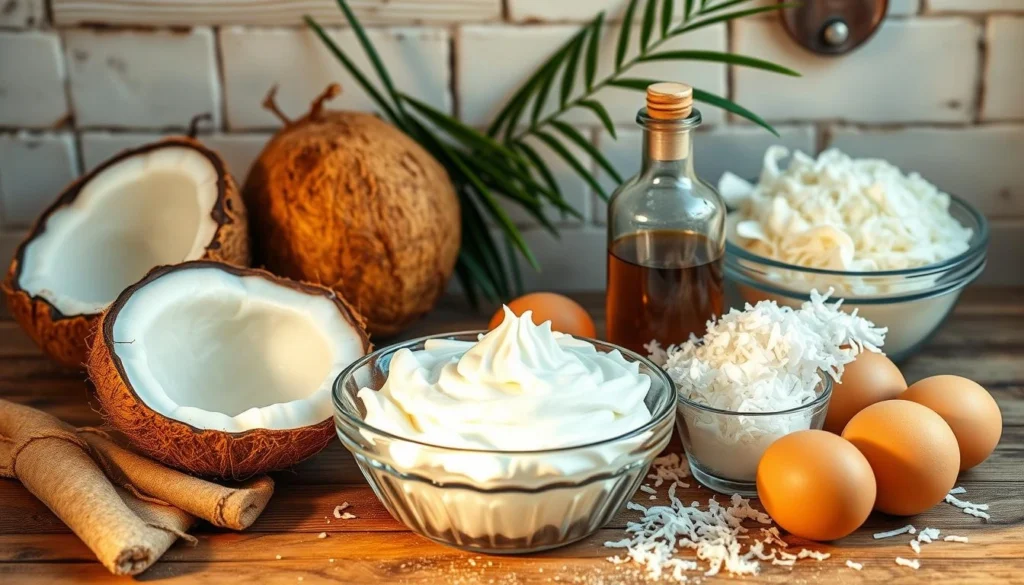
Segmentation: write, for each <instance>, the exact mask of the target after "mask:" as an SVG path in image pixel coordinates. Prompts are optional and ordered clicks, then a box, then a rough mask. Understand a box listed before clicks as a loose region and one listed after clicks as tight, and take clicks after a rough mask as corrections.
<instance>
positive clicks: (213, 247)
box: [0, 136, 250, 369]
mask: <svg viewBox="0 0 1024 585" xmlns="http://www.w3.org/2000/svg"><path fill="white" fill-rule="evenodd" d="M169 146H174V147H180V146H184V147H187V148H193V149H195V150H197V151H198V152H200V153H201V154H203V156H205V157H206V158H207V159H208V160H209V161H210V163H211V164H212V165H213V166H214V168H215V169H216V170H217V176H218V181H217V201H216V203H215V204H214V206H213V209H212V210H211V212H210V215H211V217H212V218H213V220H214V221H215V222H217V226H218V227H217V230H216V231H215V232H214V235H213V239H212V240H211V241H210V244H209V245H208V246H207V248H206V252H205V253H204V254H203V256H202V258H203V259H205V260H216V261H220V262H227V263H229V264H238V265H242V266H248V265H249V264H250V251H249V233H248V218H247V214H246V211H245V205H244V204H243V203H242V198H241V195H240V193H239V190H238V185H237V183H235V180H234V178H232V177H231V174H230V173H228V170H227V165H225V164H224V160H223V159H222V158H221V157H220V155H218V154H217V153H216V152H214V151H212V150H210V149H208V148H206V147H205V146H203V145H202V144H201V143H199V142H198V141H196V140H194V139H192V138H189V137H187V136H174V137H170V138H166V139H163V140H160V141H158V142H154V143H152V144H147V145H145V146H140V147H138V148H133V149H130V150H125V151H123V152H121V153H120V154H118V155H116V156H114V157H113V158H111V159H110V160H108V161H106V162H104V163H103V164H102V165H100V166H98V167H97V168H96V169H94V170H93V171H92V172H90V173H89V174H87V175H85V176H83V177H81V178H79V179H77V180H76V181H74V182H73V183H71V184H70V185H68V187H67V188H66V189H64V192H63V193H61V195H60V197H58V198H57V200H56V201H55V202H53V204H51V205H50V206H49V207H48V208H46V210H45V211H43V214H42V215H40V216H39V218H38V219H37V220H36V222H35V225H34V226H33V227H32V230H31V231H29V233H28V236H26V238H25V239H24V240H23V241H22V242H21V244H20V245H19V246H18V248H17V251H16V252H15V254H14V259H13V260H12V261H11V265H10V267H9V268H8V270H7V276H6V278H5V279H4V280H3V282H2V283H0V290H2V291H3V293H4V296H5V297H6V299H7V308H8V310H9V311H10V312H11V315H12V316H13V317H14V319H15V320H16V321H17V322H18V324H19V325H21V328H22V329H24V330H25V332H26V333H28V336H29V337H30V338H32V341H34V342H35V343H36V345H38V346H39V348H40V349H42V350H43V353H45V354H46V355H47V356H49V357H50V358H51V359H53V360H54V361H56V362H58V363H60V364H61V365H64V366H67V367H71V368H79V369H81V368H83V367H84V366H85V360H86V357H87V356H88V353H89V345H90V343H91V338H92V334H93V331H95V329H96V323H97V322H98V321H99V316H100V315H99V313H95V314H88V315H64V314H63V313H61V312H60V311H59V310H57V308H56V307H54V306H53V305H52V304H51V303H50V302H49V301H48V300H46V299H44V298H42V297H39V296H33V295H31V294H30V293H28V292H27V291H25V290H24V289H22V288H21V286H20V285H19V281H20V279H21V270H22V267H23V265H24V258H25V249H26V248H27V247H28V244H29V242H31V241H32V240H34V239H35V238H37V237H39V236H40V235H41V234H43V233H44V232H45V231H46V222H47V220H48V219H49V218H50V216H51V215H52V214H53V213H54V212H55V211H57V210H58V209H60V208H62V207H64V206H66V205H70V204H71V203H72V202H73V201H74V200H75V199H76V198H77V197H78V194H79V193H80V192H81V190H82V188H83V187H84V186H85V185H86V184H87V183H88V182H89V181H91V180H92V179H93V177H95V176H96V175H98V174H99V173H101V172H103V171H104V170H106V169H107V168H108V167H110V166H111V165H113V164H115V163H117V162H119V161H121V160H124V159H126V158H129V157H132V156H136V155H140V154H146V153H148V152H150V151H153V150H157V149H159V148H166V147H169Z"/></svg>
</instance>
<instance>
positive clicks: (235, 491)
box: [78, 429, 274, 530]
mask: <svg viewBox="0 0 1024 585" xmlns="http://www.w3.org/2000/svg"><path fill="white" fill-rule="evenodd" d="M78 436H79V437H81V438H83V439H85V441H87V442H88V443H89V446H90V447H92V450H93V453H94V454H95V455H96V456H97V459H98V460H99V461H100V463H101V464H102V465H103V467H104V469H105V470H106V472H107V475H108V476H109V477H110V478H111V479H112V480H113V481H114V482H115V483H117V484H119V485H121V486H122V487H126V488H127V489H129V490H132V491H135V492H142V493H143V494H145V495H147V496H151V497H153V498H157V499H159V500H161V501H163V502H166V503H168V504H170V505H172V506H175V507H177V508H181V509H182V510H184V511H186V512H188V513H189V514H192V515H193V516H197V517H199V518H202V519H203V520H206V521H207V522H209V523H211V524H213V525H215V526H221V527H224V528H231V529H233V530H244V529H246V528H248V527H249V526H250V525H252V523H253V522H254V521H255V520H256V518H258V517H259V515H260V514H261V513H262V512H263V509H264V508H266V506H267V502H269V501H270V496H272V495H273V494H274V480H272V479H270V478H269V477H267V476H263V477H257V478H254V479H251V480H249V481H246V482H244V483H242V484H241V485H239V486H238V487H225V486H222V485H219V484H216V483H213V482H209V481H206V480H203V479H199V478H198V477H193V476H191V475H188V474H186V473H182V472H180V471H177V470H174V469H171V468H169V467H165V466H163V465H161V464H159V463H157V462H155V461H153V460H151V459H147V458H145V457H142V456H141V455H137V454H136V453H134V452H132V451H129V450H128V449H125V448H124V447H121V446H120V445H118V444H117V443H116V442H114V441H113V440H111V439H110V438H109V436H108V435H106V433H104V432H103V431H97V430H94V429H79V431H78Z"/></svg>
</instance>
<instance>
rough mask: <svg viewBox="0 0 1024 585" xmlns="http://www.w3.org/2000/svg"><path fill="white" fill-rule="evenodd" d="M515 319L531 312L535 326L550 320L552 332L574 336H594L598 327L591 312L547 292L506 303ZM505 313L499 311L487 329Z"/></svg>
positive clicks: (500, 320) (572, 301) (528, 295)
mask: <svg viewBox="0 0 1024 585" xmlns="http://www.w3.org/2000/svg"><path fill="white" fill-rule="evenodd" d="M508 308H509V309H511V310H512V312H513V313H515V315H516V316H517V317H522V316H523V313H525V312H527V311H533V322H534V323H535V324H537V325H541V324H543V323H544V322H545V321H551V329H552V330H554V331H558V332H560V333H568V334H569V335H572V336H574V337H597V328H596V327H595V326H594V320H593V319H592V318H591V317H590V313H587V310H586V309H584V308H583V306H582V305H580V304H579V303H577V302H576V301H574V300H572V299H570V298H569V297H566V296H562V295H560V294H555V293H549V292H535V293H530V294H527V295H523V296H521V297H519V298H517V299H515V300H514V301H512V302H510V303H509V304H508ZM504 318H505V312H504V310H502V309H498V311H496V312H495V313H494V316H493V317H491V322H490V323H489V324H488V325H487V329H494V328H495V327H497V326H498V325H501V322H502V320H503V319H504Z"/></svg>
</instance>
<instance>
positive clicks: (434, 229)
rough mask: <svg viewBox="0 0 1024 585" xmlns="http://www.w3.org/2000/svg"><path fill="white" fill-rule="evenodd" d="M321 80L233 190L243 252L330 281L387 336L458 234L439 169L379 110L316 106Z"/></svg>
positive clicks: (445, 268)
mask: <svg viewBox="0 0 1024 585" xmlns="http://www.w3.org/2000/svg"><path fill="white" fill-rule="evenodd" d="M339 91H340V88H338V87H337V86H331V87H330V88H328V90H327V91H326V92H325V93H324V95H322V96H321V97H320V98H319V99H318V100H317V101H316V102H314V104H313V107H312V109H311V111H310V112H309V113H308V114H307V115H306V116H304V117H302V118H300V119H298V120H295V121H290V120H288V119H287V118H285V117H284V116H283V114H281V113H280V111H279V110H277V109H276V106H274V104H273V93H271V95H270V96H268V101H267V105H268V107H269V108H271V109H273V110H274V111H275V113H277V114H278V115H279V116H280V117H281V118H282V119H284V120H285V122H286V124H285V126H284V128H283V129H281V130H280V131H279V132H278V133H277V134H276V135H275V136H274V138H273V139H272V140H271V141H270V142H269V143H268V144H267V146H266V147H265V148H264V149H263V152H262V153H261V154H260V156H259V159H257V161H256V162H255V164H254V165H253V166H252V169H251V170H250V172H249V177H248V179H247V180H246V182H245V187H244V188H243V191H242V195H243V197H244V198H245V203H246V207H247V208H248V209H249V214H250V227H251V235H252V240H253V250H254V261H255V264H256V265H263V266H265V267H266V268H267V269H268V270H270V271H271V272H274V273H275V274H281V275H284V276H288V277H290V278H294V279H297V280H303V281H309V282H316V283H318V284H322V285H324V286H328V287H330V288H332V289H334V290H336V291H338V292H339V293H340V294H341V295H342V296H344V297H345V298H346V299H347V300H348V301H349V302H350V303H352V304H353V305H354V306H355V307H356V309H357V310H358V311H359V312H360V313H362V314H363V315H364V316H365V317H366V320H367V327H368V329H369V331H370V333H371V334H373V335H380V336H389V335H393V334H395V333H398V332H399V331H401V330H402V329H403V328H405V327H406V326H408V325H409V324H410V323H412V322H413V321H415V320H416V319H418V318H419V317H421V316H422V315H424V314H426V313H427V312H428V311H430V310H431V309H432V308H433V307H434V305H435V303H436V302H437V300H438V298H440V296H441V295H442V294H443V293H444V291H445V288H446V284H447V282H448V279H449V278H450V277H451V275H452V272H453V270H454V268H455V262H456V260H457V258H458V253H459V246H460V243H461V242H460V240H461V221H460V217H461V216H460V210H459V200H458V197H457V196H456V193H455V189H454V187H453V186H452V182H451V180H450V179H449V178H448V174H447V173H446V172H445V169H444V167H442V166H441V165H440V164H439V163H438V162H437V161H436V160H434V158H433V157H431V156H430V154H429V153H427V151H426V150H424V149H423V148H422V147H421V146H420V145H419V144H417V143H416V142H415V141H413V140H412V139H411V138H409V137H408V136H406V135H405V134H404V133H402V132H401V131H400V130H399V129H398V128H395V127H394V126H392V125H391V124H388V123H387V122H384V121H382V120H380V119H379V118H377V117H375V116H373V115H370V114H364V113H358V112H343V111H325V110H324V109H323V107H322V106H323V102H324V101H325V100H326V99H329V98H331V97H333V96H334V95H336V94H337V93H338V92H339Z"/></svg>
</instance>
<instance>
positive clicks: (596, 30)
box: [584, 11, 604, 91]
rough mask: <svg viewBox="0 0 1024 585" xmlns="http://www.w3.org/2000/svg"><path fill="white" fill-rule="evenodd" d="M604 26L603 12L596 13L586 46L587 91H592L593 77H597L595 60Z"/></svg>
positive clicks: (599, 50) (597, 55)
mask: <svg viewBox="0 0 1024 585" xmlns="http://www.w3.org/2000/svg"><path fill="white" fill-rule="evenodd" d="M603 26H604V12H603V11H602V12H598V13H597V18H595V19H594V22H592V23H591V24H590V43H589V44H588V45H587V58H586V68H585V69H584V72H585V74H586V82H587V90H588V91H592V90H593V89H594V77H595V76H596V75H597V59H598V57H599V56H600V52H601V32H602V27H603Z"/></svg>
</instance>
